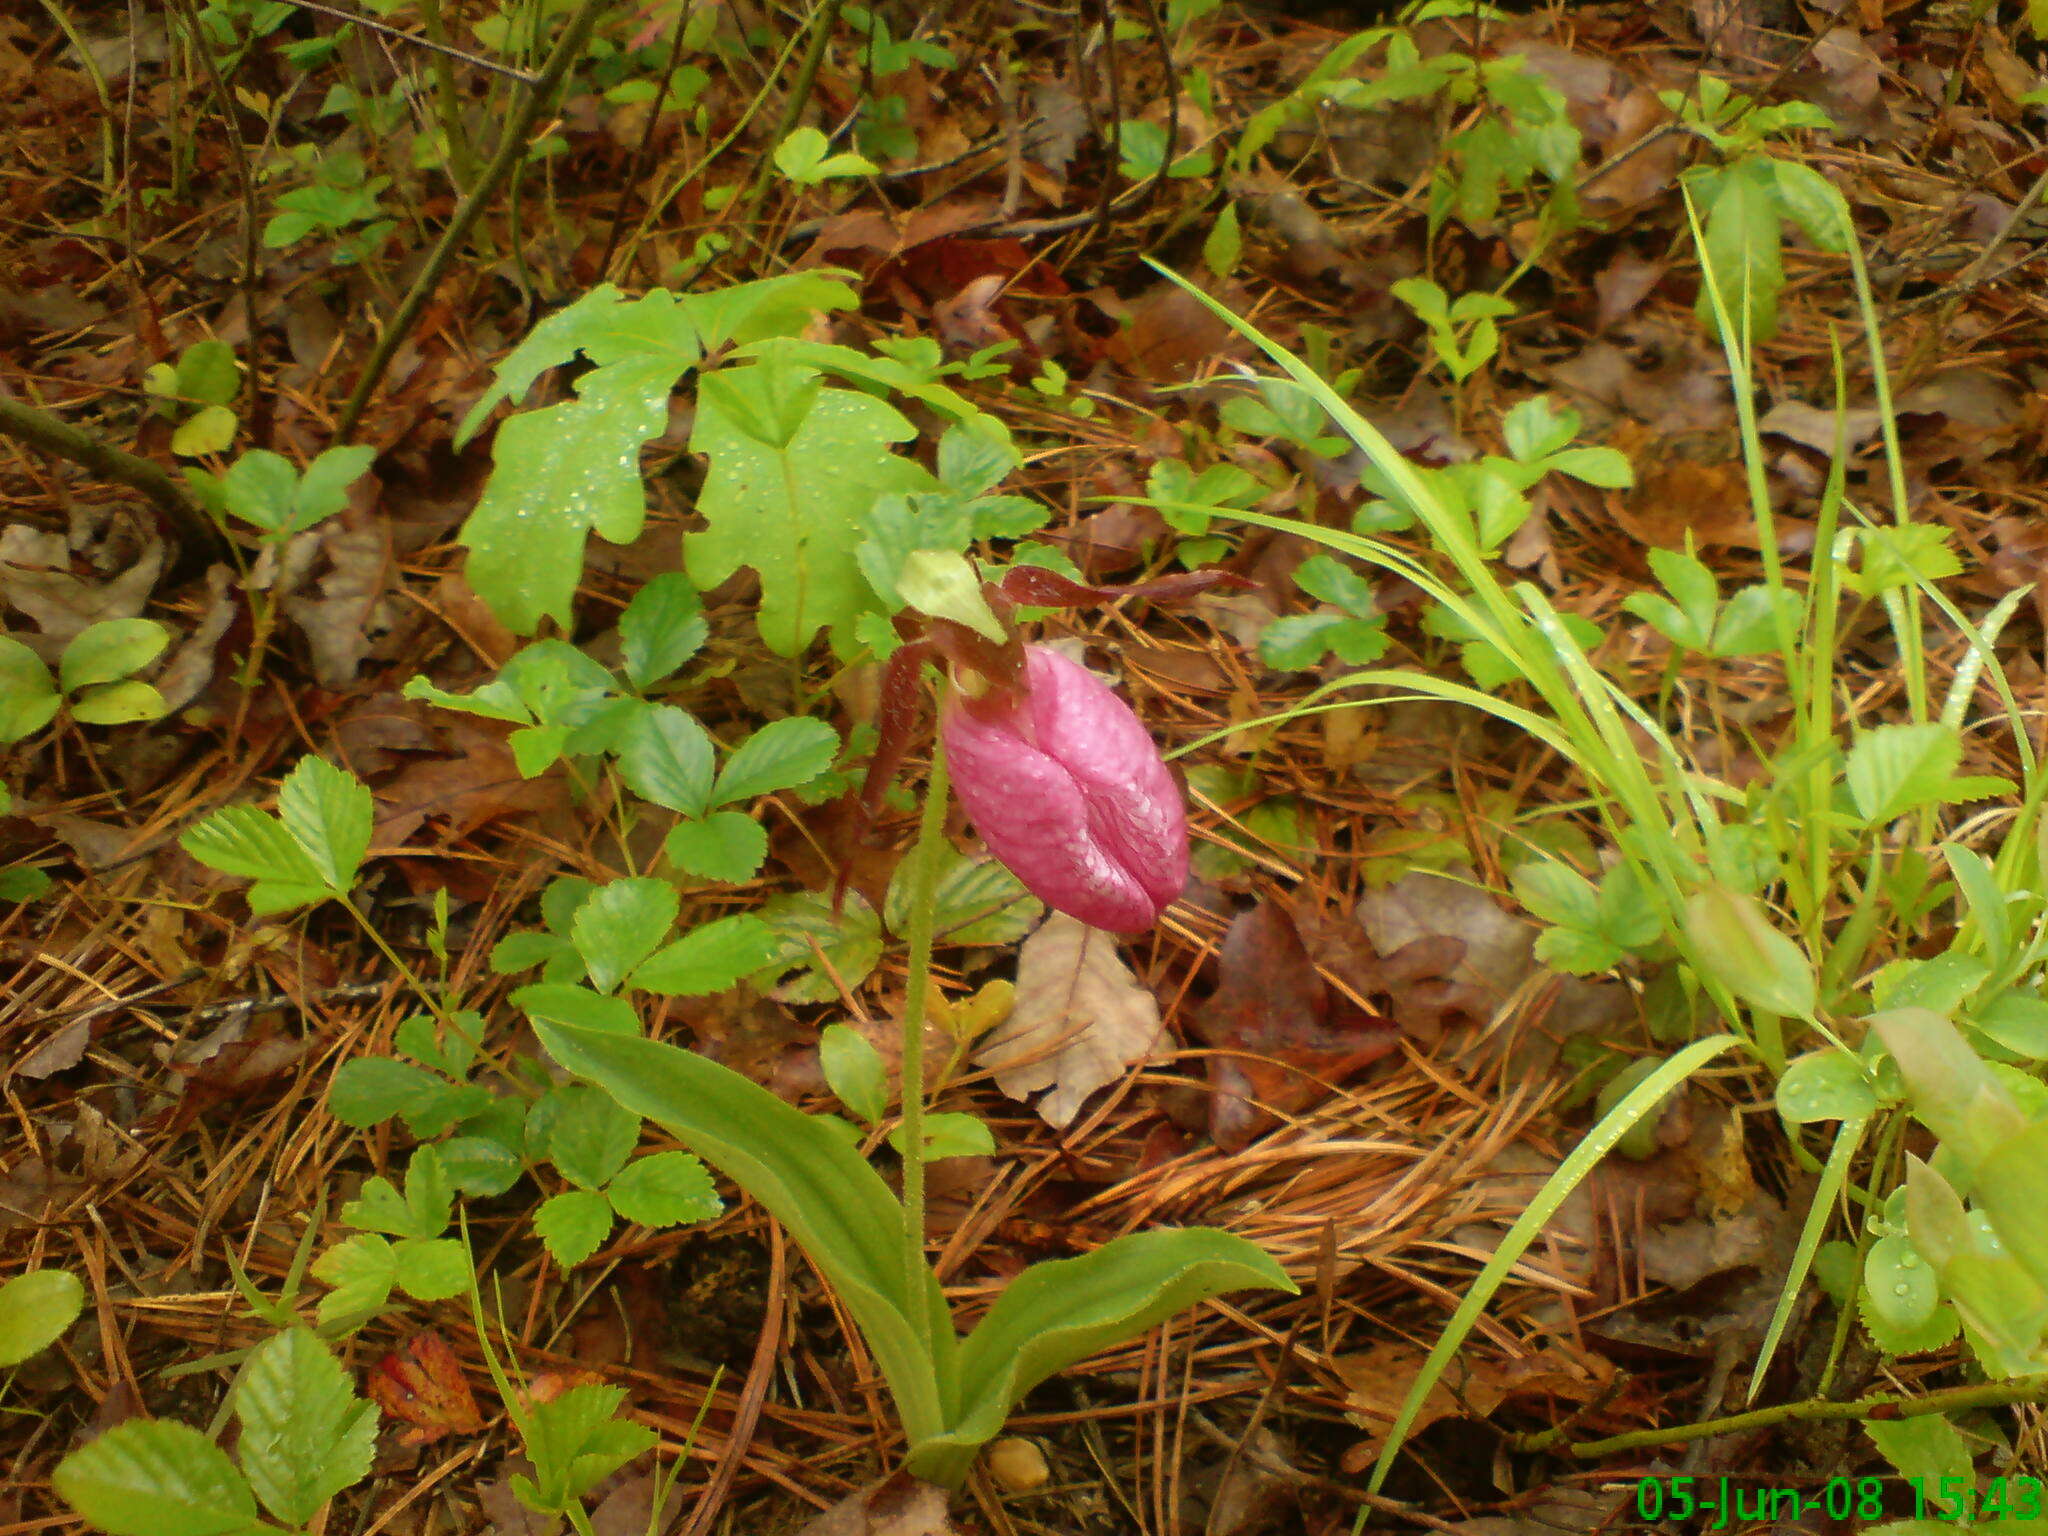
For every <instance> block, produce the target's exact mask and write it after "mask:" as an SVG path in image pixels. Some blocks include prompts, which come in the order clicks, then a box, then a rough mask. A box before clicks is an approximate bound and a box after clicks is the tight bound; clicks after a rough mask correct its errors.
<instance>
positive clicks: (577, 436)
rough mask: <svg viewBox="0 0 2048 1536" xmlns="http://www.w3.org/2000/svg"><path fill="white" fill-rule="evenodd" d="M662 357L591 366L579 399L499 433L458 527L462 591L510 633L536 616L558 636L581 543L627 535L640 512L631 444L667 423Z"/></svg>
mask: <svg viewBox="0 0 2048 1536" xmlns="http://www.w3.org/2000/svg"><path fill="white" fill-rule="evenodd" d="M676 374H677V370H676V368H675V366H674V362H673V360H672V359H667V358H656V359H652V360H649V359H645V358H642V359H638V360H635V361H632V362H624V363H617V364H614V365H612V366H610V367H606V368H599V369H597V370H595V371H594V372H592V373H589V374H586V375H585V376H584V377H583V379H582V380H581V381H580V383H579V384H578V386H577V398H576V399H574V400H568V401H564V402H562V403H561V404H559V405H551V406H547V407H545V408H543V409H541V410H537V411H527V412H525V413H524V414H522V415H518V416H514V417H512V418H510V419H509V420H508V421H506V422H505V424H504V425H503V426H501V427H500V428H499V429H498V438H497V443H496V445H495V447H494V450H493V467H492V471H491V478H490V482H489V483H488V484H487V485H486V486H485V487H484V494H483V497H482V499H481V500H480V501H478V503H477V505H476V509H475V510H474V511H473V512H471V513H470V515H469V520H468V521H467V522H465V523H464V524H463V525H462V541H463V542H464V543H465V544H467V545H468V546H469V562H468V565H467V567H466V572H467V575H468V578H469V584H470V586H471V587H473V588H474V589H475V590H476V593H477V595H478V596H479V597H481V598H483V600H484V601H485V602H486V603H488V604H489V605H490V607H491V611H492V612H493V613H495V614H496V615H497V616H498V619H499V621H500V622H501V623H503V624H504V625H505V626H506V627H507V628H508V629H510V630H512V631H513V632H514V633H515V634H521V635H530V634H532V633H533V632H534V631H535V630H536V629H538V628H539V627H540V621H541V620H542V619H544V618H552V619H554V621H555V622H556V623H557V624H559V625H561V626H562V627H563V628H564V629H567V628H568V627H569V623H570V605H571V602H572V600H573V599H574V597H575V595H576V585H577V582H578V581H580V580H581V578H582V575H583V543H584V539H585V537H586V536H587V535H588V534H590V533H593V532H595V533H597V534H599V535H601V536H602V537H604V538H606V539H609V540H610V541H611V542H612V543H614V544H625V543H630V542H631V541H632V540H633V539H635V538H637V537H638V536H639V533H640V528H641V525H642V524H643V523H644V522H645V520H646V516H647V491H646V487H645V486H644V485H643V484H642V482H641V478H640V448H641V445H642V444H644V443H646V442H647V441H648V440H649V439H650V438H653V437H656V436H659V435H660V433H661V432H662V431H663V429H665V428H666V427H667V425H668V396H669V391H670V390H671V389H673V388H674V387H675V382H676Z"/></svg>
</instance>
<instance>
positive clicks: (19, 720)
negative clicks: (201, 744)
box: [0, 619, 171, 743]
mask: <svg viewBox="0 0 2048 1536" xmlns="http://www.w3.org/2000/svg"><path fill="white" fill-rule="evenodd" d="M170 639H171V637H170V633H169V631H167V630H166V629H165V628H164V627H163V625H161V624H158V623H156V622H155V621H154V620H152V619H102V620H101V621H100V622H99V623H97V624H92V625H88V626H87V627H86V628H84V629H82V630H80V631H79V632H78V634H77V635H76V636H75V637H74V638H73V639H72V640H71V642H70V643H69V644H68V645H66V646H65V647H64V652H63V654H62V655H61V656H60V657H59V658H58V661H57V671H56V674H55V675H54V676H53V675H52V674H51V672H50V669H49V667H47V666H46V665H44V663H43V659H42V657H40V656H38V655H37V654H36V653H35V652H34V651H32V650H30V649H29V648H28V647H27V646H26V645H24V644H22V642H21V641H19V640H15V639H12V638H10V637H8V636H6V635H0V743H6V742H14V741H20V740H22V739H24V738H25V737H29V736H33V735H34V734H35V733H36V732H37V731H40V730H41V729H43V727H44V726H46V725H48V724H49V723H50V722H51V721H52V720H54V719H56V718H57V714H58V711H60V710H68V712H69V714H70V717H71V718H72V719H73V720H75V721H76V722H77V723H78V724H80V725H128V724H132V723H133V722H135V721H138V720H158V719H161V718H162V717H163V715H164V713H165V712H166V710H167V708H168V706H167V705H166V704H165V703H164V696H163V695H162V694H160V693H158V692H157V691H156V689H155V688H153V687H152V686H150V685H149V684H148V683H145V682H143V681H141V680H140V679H138V678H136V677H135V676H134V675H133V674H135V673H137V672H139V671H141V670H142V669H143V668H144V667H146V666H148V665H149V664H150V663H151V662H153V661H155V660H156V659H157V657H158V656H160V655H162V654H163V650H164V647H165V646H166V645H168V644H170Z"/></svg>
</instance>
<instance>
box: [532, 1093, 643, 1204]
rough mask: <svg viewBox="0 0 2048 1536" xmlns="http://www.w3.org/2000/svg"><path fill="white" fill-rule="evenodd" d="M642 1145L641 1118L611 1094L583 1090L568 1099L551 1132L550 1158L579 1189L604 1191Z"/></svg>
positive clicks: (563, 1175)
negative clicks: (635, 1149) (637, 1147)
mask: <svg viewBox="0 0 2048 1536" xmlns="http://www.w3.org/2000/svg"><path fill="white" fill-rule="evenodd" d="M639 1143H640V1117H639V1116H638V1115H636V1114H634V1113H633V1112H632V1111H631V1110H629V1109H625V1108H623V1107H621V1106H620V1104H619V1102H618V1100H616V1099H614V1098H613V1097H612V1096H611V1095H610V1094H607V1093H601V1092H599V1091H598V1090H597V1089H595V1088H584V1089H582V1090H581V1091H580V1093H579V1094H578V1095H577V1096H576V1097H574V1098H573V1099H565V1100H564V1101H563V1107H561V1108H560V1109H559V1110H558V1113H557V1115H556V1117H555V1120H554V1123H553V1125H552V1127H551V1128H550V1130H549V1132H548V1158H549V1160H550V1161H551V1162H553V1163H554V1165H555V1170H556V1171H557V1172H558V1173H560V1174H561V1175H562V1177H563V1178H565V1179H567V1180H568V1181H569V1182H570V1183H571V1184H574V1185H576V1186H577V1187H578V1188H579V1189H602V1188H603V1187H604V1186H605V1185H606V1184H609V1183H610V1182H611V1180H612V1176H613V1175H614V1174H616V1173H617V1172H618V1171H619V1170H620V1169H621V1168H623V1167H625V1166H626V1159H627V1158H629V1157H631V1156H632V1155H633V1148H634V1147H636V1146H638V1145H639Z"/></svg>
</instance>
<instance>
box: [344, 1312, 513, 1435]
mask: <svg viewBox="0 0 2048 1536" xmlns="http://www.w3.org/2000/svg"><path fill="white" fill-rule="evenodd" d="M363 1390H364V1391H365V1392H366V1393H367V1394H368V1395H369V1399H370V1401H371V1402H373V1403H375V1404H376V1405H377V1406H378V1407H379V1408H381V1409H383V1410H384V1412H385V1414H386V1415H388V1416H389V1417H391V1418H394V1419H400V1420H403V1421H404V1422H405V1423H407V1424H409V1425H411V1426H412V1427H411V1428H410V1429H408V1430H406V1432H405V1433H404V1435H402V1436H401V1437H400V1438H401V1440H402V1441H403V1443H405V1444H406V1445H431V1444H433V1443H434V1441H436V1440H439V1439H441V1438H443V1437H444V1436H447V1435H473V1434H475V1433H476V1432H477V1431H478V1430H480V1429H482V1428H483V1427H484V1416H483V1415H482V1414H481V1413H479V1412H478V1411H477V1406H476V1397H475V1394H473V1393H472V1392H471V1391H470V1390H469V1382H468V1381H467V1380H466V1379H465V1378H464V1376H463V1374H462V1362H461V1361H460V1360H457V1359H456V1358H455V1351H454V1350H453V1349H451V1348H449V1346H448V1341H447V1340H446V1339H444V1338H442V1337H441V1335H440V1334H438V1333H434V1332H431V1331H428V1330H422V1331H421V1332H419V1333H416V1334H414V1335H413V1336H412V1337H411V1338H409V1339H407V1340H406V1341H405V1347H404V1348H403V1349H396V1350H393V1351H392V1352H391V1353H390V1354H388V1355H386V1356H385V1357H384V1358H383V1359H382V1360H379V1361H378V1362H377V1363H376V1364H375V1365H373V1366H372V1367H370V1372H369V1375H368V1377H367V1378H366V1379H365V1381H364V1383H363Z"/></svg>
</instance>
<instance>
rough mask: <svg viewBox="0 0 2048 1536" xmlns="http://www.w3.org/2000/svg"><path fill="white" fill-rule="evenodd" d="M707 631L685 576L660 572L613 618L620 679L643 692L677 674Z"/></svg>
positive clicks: (699, 600) (701, 604)
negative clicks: (621, 672) (623, 674)
mask: <svg viewBox="0 0 2048 1536" xmlns="http://www.w3.org/2000/svg"><path fill="white" fill-rule="evenodd" d="M709 633H710V628H709V625H708V624H707V623H706V622H705V619H704V602H703V599H702V598H700V597H698V595H697V589H696V588H695V587H693V586H691V585H690V578H689V577H687V576H685V575H683V574H682V572H680V571H665V572H663V573H662V574H661V575H659V576H657V577H655V578H654V579H653V580H652V581H650V582H648V583H647V585H646V586H644V587H642V588H641V589H640V590H639V591H638V592H636V593H635V594H634V595H633V601H632V602H630V603H628V604H627V605H626V611H625V612H624V613H622V614H620V615H619V658H620V661H621V663H622V664H623V665H624V667H625V672H626V678H627V680H628V681H629V682H631V683H632V685H633V686H634V687H635V688H639V689H645V688H647V687H649V686H650V685H652V684H654V683H658V682H660V681H661V680H662V679H663V678H665V677H670V676H672V675H674V674H675V673H676V672H679V671H681V670H682V668H683V665H684V664H685V663H686V662H688V661H689V659H690V658H691V657H692V656H695V655H696V654H697V652H698V651H699V650H701V649H702V648H703V645H704V639H705V636H706V635H707V634H709Z"/></svg>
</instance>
